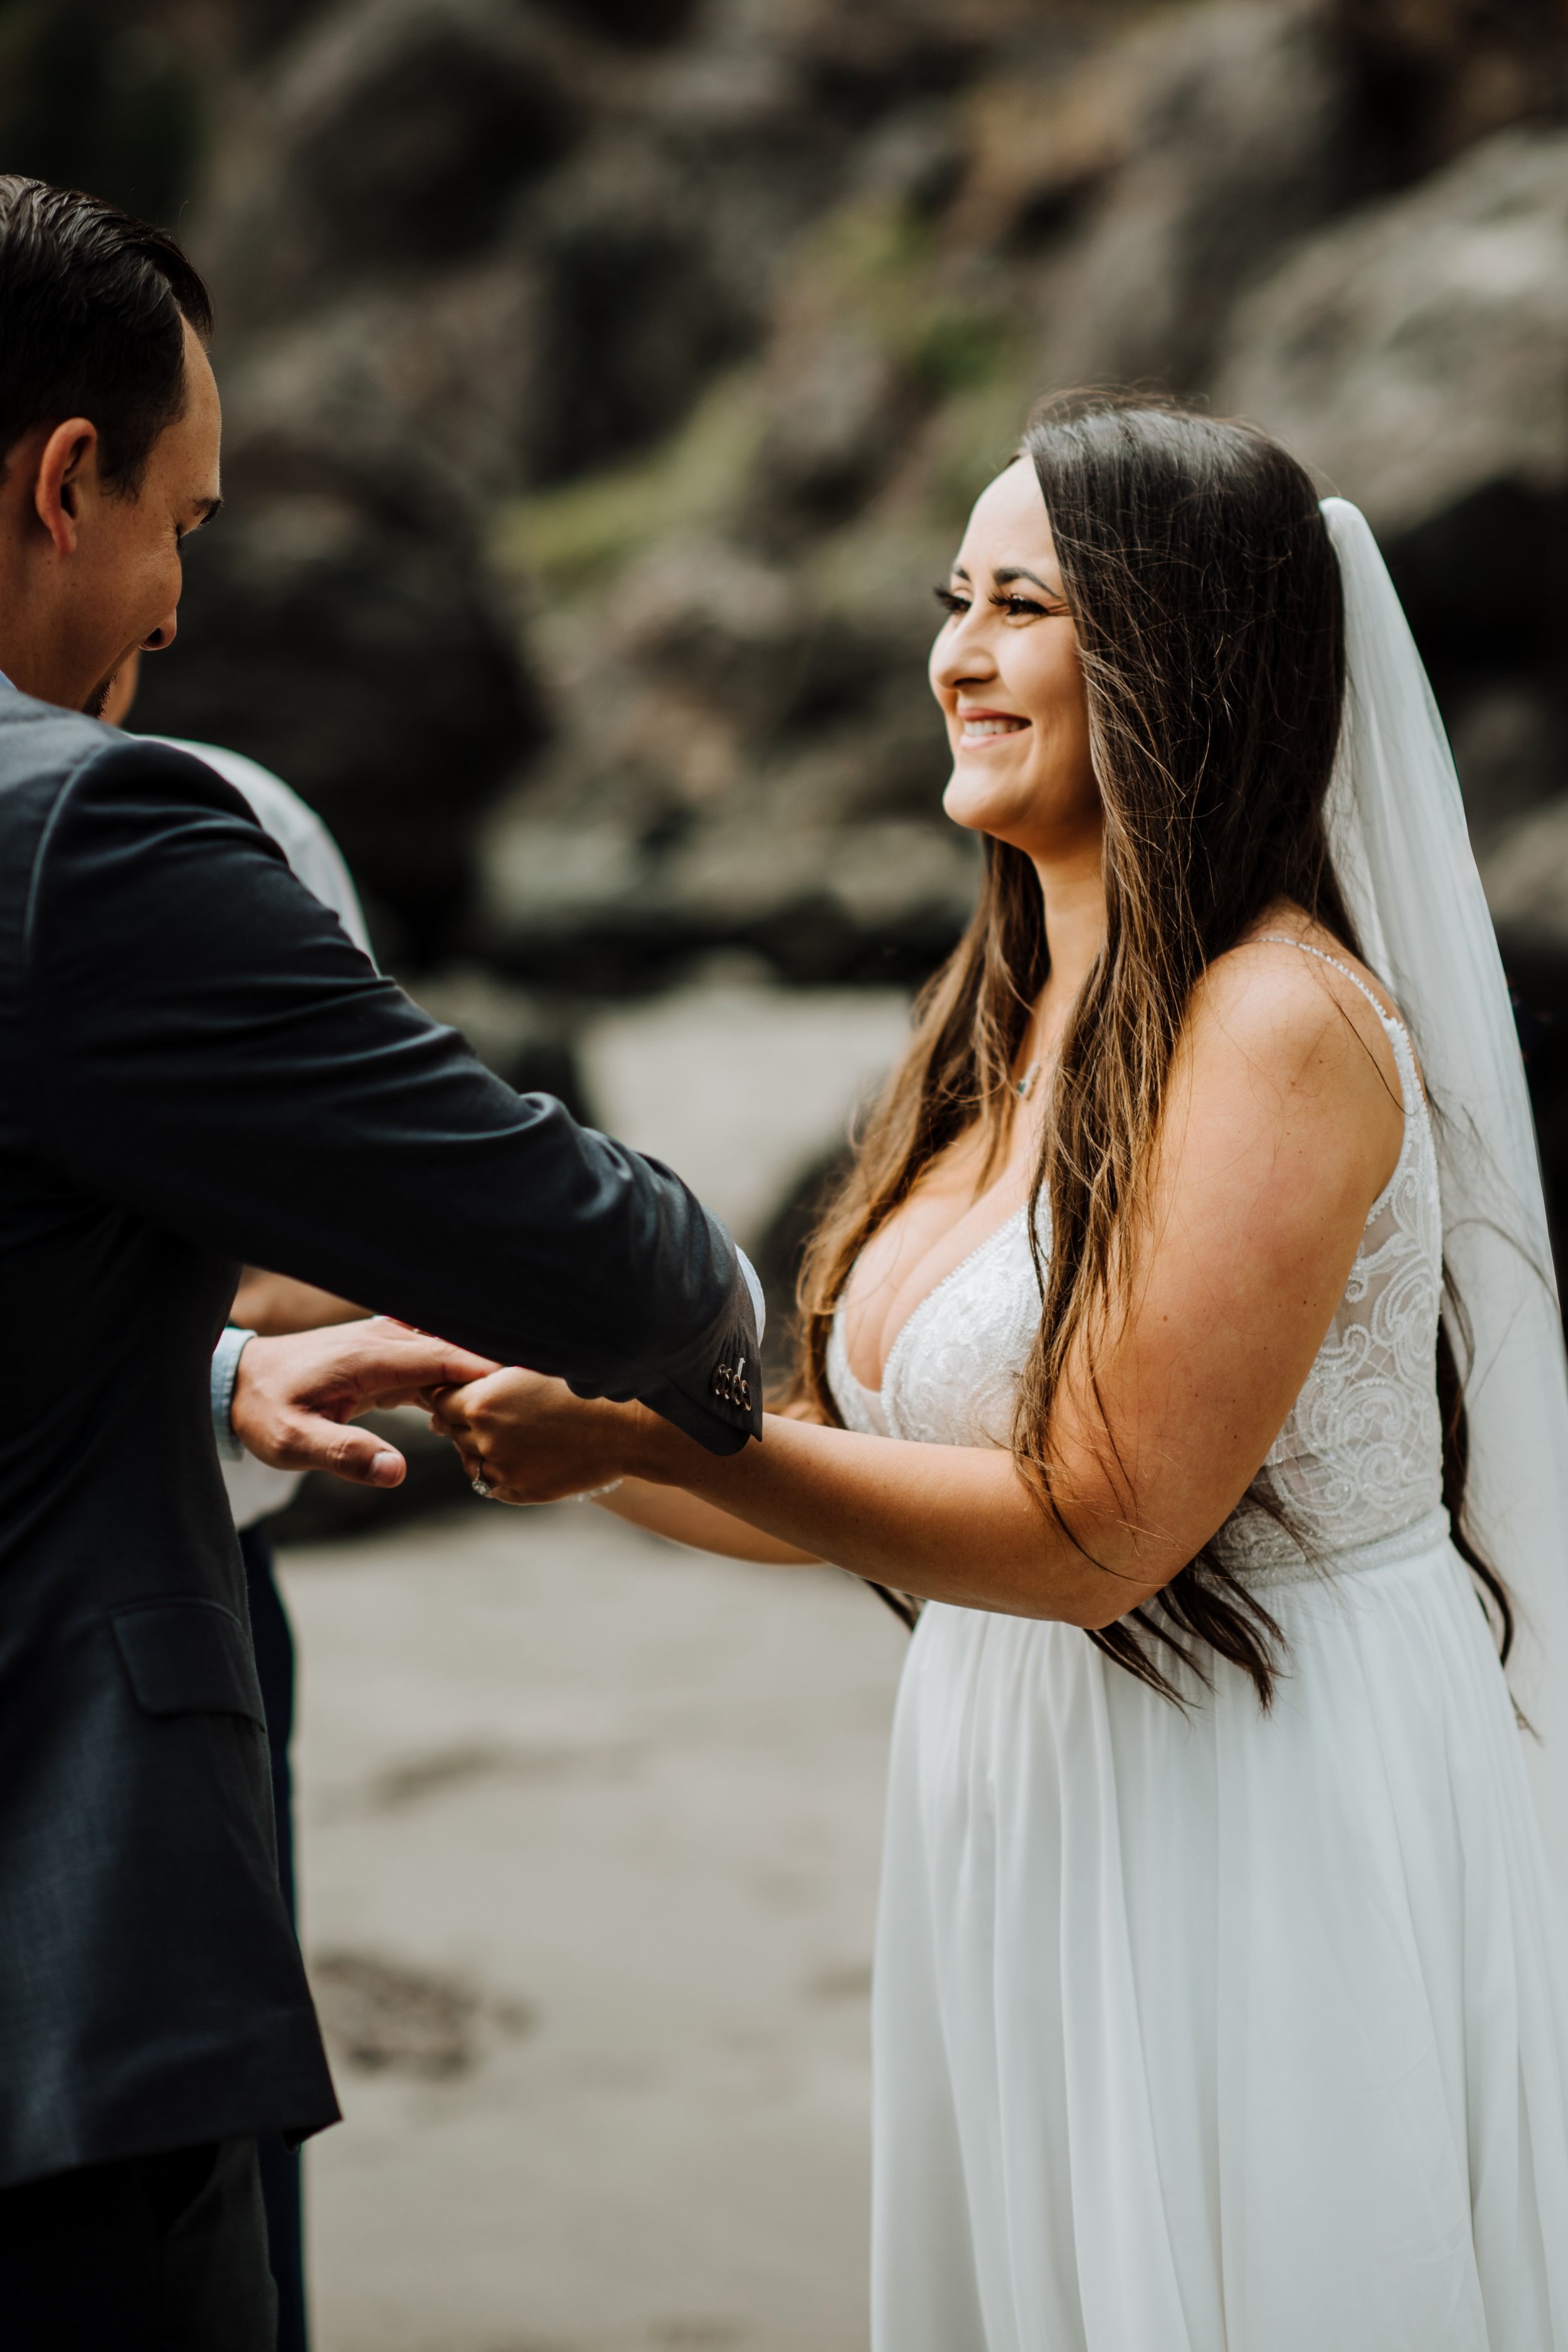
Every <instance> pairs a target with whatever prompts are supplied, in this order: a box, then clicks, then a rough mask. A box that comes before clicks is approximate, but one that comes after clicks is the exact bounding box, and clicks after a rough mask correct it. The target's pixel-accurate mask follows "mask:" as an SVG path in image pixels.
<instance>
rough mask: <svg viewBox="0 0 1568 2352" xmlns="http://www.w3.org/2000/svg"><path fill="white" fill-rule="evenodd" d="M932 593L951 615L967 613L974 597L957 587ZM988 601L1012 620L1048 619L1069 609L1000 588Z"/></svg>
mask: <svg viewBox="0 0 1568 2352" xmlns="http://www.w3.org/2000/svg"><path fill="white" fill-rule="evenodd" d="M931 594H932V595H933V596H934V597H935V598H936V601H937V603H938V604H940V605H941V606H942V610H943V612H945V613H947V614H949V615H950V616H951V615H953V614H959V613H967V612H968V611H969V610H970V608H971V605H972V604H973V598H971V597H968V596H964V595H963V594H961V593H960V592H959V591H958V590H957V589H956V588H942V587H937V588H933V589H932V590H931ZM986 602H987V603H988V604H990V605H991V606H992V607H993V609H994V611H996V612H998V613H1004V614H1006V616H1007V618H1008V619H1009V620H1012V621H1043V620H1048V619H1049V618H1050V617H1051V616H1052V614H1058V613H1065V612H1066V610H1067V606H1066V605H1065V604H1040V603H1039V602H1037V599H1036V598H1035V597H1033V596H1018V595H1013V594H1007V593H1004V592H1003V591H1002V590H1001V589H999V588H998V589H994V590H993V592H992V593H991V595H990V596H989V597H988V598H987V599H986Z"/></svg>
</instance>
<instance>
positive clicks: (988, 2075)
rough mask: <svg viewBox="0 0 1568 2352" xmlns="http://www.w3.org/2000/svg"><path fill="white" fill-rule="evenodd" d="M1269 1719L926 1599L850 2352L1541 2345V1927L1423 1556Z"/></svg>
mask: <svg viewBox="0 0 1568 2352" xmlns="http://www.w3.org/2000/svg"><path fill="white" fill-rule="evenodd" d="M1340 1568H1341V1571H1342V1572H1340V1573H1337V1574H1336V1575H1335V1576H1334V1577H1333V1578H1332V1580H1307V1581H1297V1582H1291V1583H1288V1584H1281V1585H1279V1586H1277V1587H1275V1588H1274V1589H1272V1590H1270V1591H1268V1593H1267V1594H1266V1595H1265V1596H1264V1598H1265V1599H1266V1601H1267V1603H1268V1607H1269V1608H1270V1610H1271V1611H1272V1612H1273V1613H1274V1614H1275V1616H1276V1617H1277V1619H1278V1620H1279V1623H1280V1625H1281V1627H1282V1629H1283V1631H1284V1633H1285V1634H1286V1637H1287V1639H1288V1642H1289V1665H1288V1667H1287V1670H1286V1676H1285V1678H1284V1679H1283V1680H1282V1681H1281V1682H1280V1684H1279V1688H1278V1693H1277V1696H1276V1698H1275V1702H1274V1706H1273V1710H1272V1712H1271V1713H1270V1714H1268V1715H1267V1716H1266V1715H1264V1714H1263V1713H1262V1712H1261V1711H1260V1709H1259V1707H1258V1702H1257V1699H1256V1697H1255V1696H1254V1694H1253V1691H1252V1688H1251V1685H1249V1684H1248V1683H1247V1682H1246V1681H1245V1679H1244V1678H1243V1677H1242V1676H1241V1675H1238V1674H1237V1673H1236V1672H1235V1671H1234V1670H1233V1669H1231V1668H1229V1667H1226V1666H1224V1665H1223V1664H1222V1665H1220V1666H1219V1667H1218V1669H1217V1673H1216V1678H1215V1690H1214V1692H1213V1695H1212V1696H1210V1695H1208V1694H1206V1693H1205V1692H1203V1691H1202V1690H1201V1688H1198V1687H1197V1686H1195V1685H1194V1690H1193V1705H1192V1706H1191V1708H1190V1710H1189V1712H1188V1713H1187V1714H1185V1715H1183V1714H1182V1713H1181V1712H1180V1711H1179V1710H1178V1709H1177V1708H1176V1707H1174V1706H1172V1705H1171V1704H1170V1703H1169V1702H1168V1701H1165V1700H1163V1699H1161V1698H1158V1697H1156V1696H1154V1695H1153V1694H1152V1692H1150V1691H1148V1690H1146V1689H1145V1688H1144V1687H1142V1685H1139V1684H1138V1683H1136V1682H1135V1681H1134V1680H1133V1679H1132V1678H1131V1676H1130V1675H1127V1674H1126V1673H1125V1672H1124V1671H1123V1670H1122V1669H1121V1668H1120V1667H1118V1666H1115V1665H1113V1664H1111V1663H1110V1661H1109V1660H1108V1659H1106V1658H1104V1657H1102V1656H1101V1655H1100V1653H1099V1652H1097V1651H1096V1650H1094V1649H1093V1648H1092V1647H1091V1645H1090V1644H1089V1642H1088V1640H1087V1639H1086V1638H1085V1637H1084V1635H1083V1634H1082V1633H1079V1632H1078V1631H1076V1630H1075V1629H1073V1628H1070V1627H1067V1626H1062V1625H1053V1624H1042V1623H1037V1622H1032V1621H1028V1620H1025V1619H1019V1618H1009V1617H999V1616H991V1615H987V1614H984V1613H983V1612H975V1611H969V1610H963V1609H954V1608H945V1607H937V1606H933V1607H931V1608H928V1609H927V1610H926V1612H925V1613H924V1615H923V1616H922V1618H921V1623H920V1626H919V1630H918V1632H917V1633H916V1635H915V1638H914V1641H913V1643H912V1645H911V1649H910V1659H909V1664H908V1668H907V1671H906V1674H905V1677H904V1682H903V1686H902V1690H901V1693H900V1701H899V1708H898V1717H897V1724H896V1728H895V1733H894V1744H893V1757H892V1777H891V1785H890V1790H889V1834H888V1843H887V1854H886V1863H885V1867H884V1876H883V1884H882V1894H881V1906H880V1918H879V1937H878V1958H877V1973H876V1989H875V1997H874V2016H873V2026H874V2042H875V2056H876V2095H875V2096H876V2118H875V2121H876V2132H875V2137H876V2161H875V2190H874V2215H875V2219H874V2248H873V2272H874V2283H873V2306H874V2321H873V2344H874V2347H875V2352H1568V1986H1565V1983H1564V1975H1563V1971H1564V1967H1565V1963H1568V1911H1565V1906H1564V1905H1563V1897H1562V1895H1561V1892H1560V1890H1559V1889H1558V1887H1557V1886H1556V1885H1555V1883H1554V1882H1553V1881H1552V1878H1551V1876H1550V1874H1549V1865H1548V1864H1547V1861H1546V1858H1545V1854H1544V1851H1543V1848H1542V1840H1541V1836H1540V1832H1539V1830H1538V1828H1537V1824H1536V1820H1535V1816H1534V1813H1533V1811H1532V1807H1531V1799H1530V1795H1529V1791H1528V1789H1527V1786H1526V1779H1525V1771H1524V1765H1523V1759H1522V1756H1521V1737H1522V1736H1523V1735H1521V1732H1520V1730H1519V1728H1518V1727H1517V1725H1516V1722H1515V1719H1514V1715H1513V1709H1512V1705H1511V1702H1510V1698H1509V1695H1508V1691H1507V1687H1506V1685H1505V1682H1504V1679H1503V1676H1502V1674H1501V1672H1500V1668H1499V1665H1498V1663H1497V1658H1496V1654H1495V1651H1494V1648H1493V1644H1492V1641H1491V1636H1490V1632H1489V1627H1488V1624H1487V1622H1486V1620H1485V1618H1484V1617H1483V1615H1482V1612H1481V1610H1480V1608H1479V1605H1478V1602H1477V1600H1476V1597H1475V1594H1474V1591H1473V1588H1472V1586H1471V1583H1470V1580H1469V1578H1468V1573H1467V1571H1466V1570H1465V1567H1464V1565H1463V1563H1462V1561H1461V1560H1460V1559H1459V1558H1458V1554H1457V1553H1456V1552H1455V1551H1454V1550H1453V1549H1452V1547H1451V1545H1450V1544H1449V1543H1448V1541H1447V1537H1446V1535H1444V1536H1443V1537H1441V1538H1438V1539H1436V1540H1434V1541H1431V1542H1429V1543H1426V1545H1425V1547H1424V1548H1423V1549H1420V1550H1419V1551H1418V1553H1416V1555H1415V1556H1414V1557H1406V1558H1404V1559H1397V1560H1395V1561H1394V1562H1393V1563H1392V1564H1384V1565H1378V1564H1372V1565H1368V1564H1366V1562H1365V1561H1363V1560H1358V1559H1351V1560H1347V1561H1345V1562H1342V1563H1341V1564H1340Z"/></svg>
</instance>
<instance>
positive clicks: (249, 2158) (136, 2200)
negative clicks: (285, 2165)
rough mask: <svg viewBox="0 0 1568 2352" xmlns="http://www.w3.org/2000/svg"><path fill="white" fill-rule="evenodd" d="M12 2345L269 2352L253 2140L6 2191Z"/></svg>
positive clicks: (71, 2351)
mask: <svg viewBox="0 0 1568 2352" xmlns="http://www.w3.org/2000/svg"><path fill="white" fill-rule="evenodd" d="M277 2339H278V2301H277V2294H276V2290H275V2289H274V2287H273V2284H272V2277H271V2273H270V2272H269V2271H268V2265H267V2222H266V2217H265V2215H264V2213H263V2211H262V2207H261V2180H260V2175H259V2172H258V2167H257V2161H256V2143H255V2141H254V2140H249V2139H231V2140H222V2141H214V2142H209V2143H208V2144H207V2145H206V2146H205V2147H181V2148H174V2149H171V2150H169V2151H167V2152H166V2153H164V2154H163V2155H161V2156H133V2157H128V2158H124V2159H122V2160H121V2162H120V2163H118V2164H94V2165H89V2166H87V2167H85V2168H83V2169H81V2170H80V2171H78V2172H60V2173H55V2174H53V2175H51V2176H50V2178H49V2179H46V2180H26V2181H23V2182H21V2183H20V2184H19V2185H18V2186H16V2187H14V2188H9V2189H0V2340H3V2341H4V2343H5V2347H6V2352H273V2347H274V2346H275V2344H276V2342H277Z"/></svg>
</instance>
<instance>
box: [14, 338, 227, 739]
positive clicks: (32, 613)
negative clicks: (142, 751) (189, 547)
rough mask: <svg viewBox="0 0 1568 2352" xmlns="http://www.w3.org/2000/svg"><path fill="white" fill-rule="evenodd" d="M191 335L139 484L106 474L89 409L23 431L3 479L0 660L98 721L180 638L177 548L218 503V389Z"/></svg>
mask: <svg viewBox="0 0 1568 2352" xmlns="http://www.w3.org/2000/svg"><path fill="white" fill-rule="evenodd" d="M184 343H185V350H184V405H183V407H182V409H181V412H180V415H178V416H177V417H176V418H175V419H174V423H173V424H172V425H166V426H165V427H164V429H163V432H162V433H161V434H160V435H159V436H158V438H157V439H156V441H154V442H153V446H152V448H151V450H150V451H149V452H148V456H147V460H146V463H145V466H144V467H143V469H142V475H141V478H140V479H139V480H138V481H137V482H136V484H135V486H134V487H133V488H128V487H127V486H126V485H125V483H124V482H122V481H116V480H114V479H113V478H108V477H106V476H105V474H104V472H103V468H102V462H101V460H102V448H101V445H100V440H99V436H98V432H97V428H96V426H95V425H93V424H92V422H91V420H90V419H89V418H87V417H81V416H78V417H74V418H68V419H67V420H65V421H64V422H62V423H60V424H58V425H43V426H40V427H38V428H37V430H36V431H35V432H34V433H32V434H29V435H26V436H24V438H23V440H22V442H21V443H19V444H18V445H17V446H16V447H15V448H14V449H12V450H11V451H10V452H8V453H7V457H6V460H5V467H4V477H3V478H0V499H4V502H5V526H6V531H7V534H8V543H7V546H6V548H5V551H4V553H5V594H4V598H3V600H0V601H3V604H4V612H3V614H0V617H3V620H4V629H3V631H0V668H4V669H5V671H6V672H7V673H8V675H9V676H10V677H11V679H12V682H13V684H15V685H16V686H19V687H20V688H22V690H23V691H24V693H26V694H33V695H37V697H38V698H40V699H41V700H43V701H46V702H57V703H60V704H63V705H64V707H65V708H66V709H72V710H86V711H89V712H90V713H91V715H92V716H93V717H95V718H96V717H97V716H98V715H99V713H100V710H101V709H102V707H103V703H104V699H105V697H106V696H107V694H108V692H109V689H110V686H111V685H112V683H113V680H114V677H115V674H116V672H117V671H118V670H119V669H120V668H121V666H122V664H123V663H124V662H125V661H126V660H127V658H128V657H129V656H131V655H132V653H133V652H134V651H135V650H136V648H137V647H138V646H146V647H148V649H149V650H156V649H158V648H159V647H161V646H167V645H171V644H172V643H173V642H174V631H175V627H176V625H177V622H176V614H177V609H178V606H179V602H180V588H181V548H182V546H183V545H184V541H185V540H187V539H188V538H189V537H190V535H191V532H192V531H193V530H197V529H199V528H200V526H201V525H202V524H203V523H204V522H205V521H206V520H207V519H208V517H209V516H211V515H213V514H214V513H216V510H217V508H218V505H219V503H220V500H219V497H218V441H219V432H220V425H221V416H220V411H219V407H218V397H217V386H216V383H214V381H213V373H212V369H211V367H210V366H209V365H208V363H207V355H206V353H205V351H204V350H203V349H202V346H201V342H200V340H199V338H198V337H197V336H196V335H195V334H194V333H193V332H192V331H191V329H190V328H189V327H188V326H187V327H186V329H185V333H184Z"/></svg>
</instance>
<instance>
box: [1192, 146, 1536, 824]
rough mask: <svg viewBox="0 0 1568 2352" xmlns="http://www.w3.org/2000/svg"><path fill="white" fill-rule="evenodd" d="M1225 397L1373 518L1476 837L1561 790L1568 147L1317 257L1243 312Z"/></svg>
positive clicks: (1352, 230)
mask: <svg viewBox="0 0 1568 2352" xmlns="http://www.w3.org/2000/svg"><path fill="white" fill-rule="evenodd" d="M1219 395H1220V398H1221V400H1222V401H1223V402H1224V404H1226V406H1228V407H1231V408H1234V409H1237V410H1239V411H1241V412H1242V413H1244V414H1246V415H1250V416H1254V417H1256V418H1257V419H1258V422H1259V423H1261V424H1263V425H1267V426H1268V428H1269V429H1270V430H1271V431H1273V432H1276V433H1278V434H1279V436H1280V437H1281V438H1282V439H1283V440H1285V441H1286V442H1287V443H1288V444H1289V446H1290V447H1292V448H1293V449H1295V450H1296V451H1297V453H1298V454H1299V455H1300V457H1304V458H1305V459H1306V460H1307V461H1308V463H1309V464H1310V465H1312V466H1313V467H1316V468H1317V470H1318V472H1319V475H1320V477H1321V479H1322V481H1323V484H1324V486H1325V488H1334V489H1336V490H1339V491H1341V492H1342V493H1343V494H1344V495H1345V496H1347V497H1350V498H1352V499H1355V500H1356V501H1357V502H1358V503H1359V504H1360V505H1361V506H1362V507H1363V509H1365V511H1366V513H1367V515H1368V517H1369V519H1370V520H1371V521H1372V523H1373V528H1374V529H1375V530H1376V531H1377V532H1378V535H1379V537H1380V539H1381V540H1382V541H1383V543H1384V549H1385V551H1386V552H1387V554H1388V557H1389V561H1390V563H1391V565H1392V567H1393V570H1394V576H1395V579H1396V580H1397V582H1398V584H1399V587H1400V590H1401V593H1402V594H1403V596H1404V598H1405V605H1406V609H1407V610H1408V612H1409V614H1410V617H1411V621H1412V624H1413V625H1414V627H1415V632H1416V635H1417V637H1418V638H1419V640H1420V642H1421V646H1422V650H1423V652H1424V654H1425V655H1426V660H1427V663H1428V666H1429V667H1430V668H1431V669H1432V672H1433V677H1434V683H1435V684H1436V688H1437V692H1438V697H1439V699H1440V701H1441V702H1442V704H1443V706H1444V709H1445V713H1446V715H1447V718H1448V719H1449V722H1450V726H1451V728H1452V730H1453V732H1454V737H1455V743H1456V751H1457V753H1458V761H1459V770H1460V774H1461V777H1462V779H1463V782H1464V784H1465V791H1466V797H1467V800H1468V803H1469V804H1470V809H1471V815H1472V822H1473V823H1475V824H1477V826H1478V828H1479V831H1480V832H1481V833H1482V835H1485V833H1486V832H1487V830H1488V829H1489V827H1490V826H1492V825H1494V824H1497V823H1499V822H1501V821H1502V820H1504V819H1506V818H1507V817H1509V816H1510V814H1512V813H1514V812H1516V811H1517V810H1518V808H1519V807H1520V806H1521V803H1525V802H1528V801H1530V800H1531V799H1535V798H1539V797H1541V796H1542V795H1543V794H1545V793H1549V792H1551V791H1553V790H1557V789H1561V785H1562V782H1563V761H1562V752H1563V722H1564V718H1565V716H1568V705H1565V681H1564V678H1563V666H1562V645H1563V633H1564V628H1565V627H1568V560H1565V559H1568V132H1564V131H1525V130H1514V131H1503V132H1500V133H1499V134H1498V135H1497V136H1496V137H1495V138H1492V139H1489V140H1488V141H1486V142H1483V143H1482V144H1481V145H1480V146H1479V147H1477V148H1475V149H1474V150H1473V151H1471V152H1469V153H1468V154H1466V155H1463V156H1461V157H1460V158H1459V160H1458V162H1457V163H1452V164H1450V165H1449V166H1448V167H1447V170H1445V171H1443V172H1441V173H1436V174H1435V175H1434V176H1433V177H1432V178H1431V179H1430V180H1428V181H1426V182H1425V183H1423V184H1421V185H1420V186H1418V187H1416V188H1414V189H1412V190H1410V191H1409V192H1408V193H1406V194H1402V195H1399V196H1396V197H1394V198H1391V199H1388V200H1386V201H1384V202H1383V203H1381V204H1378V205H1373V206H1371V207H1368V208H1367V209H1365V210H1363V211H1362V212H1359V213H1356V214H1354V215H1352V216H1351V217H1350V218H1348V219H1346V220H1344V221H1342V222H1340V223H1338V224H1337V225H1336V226H1333V227H1332V228H1330V229H1327V230H1325V231H1324V232H1323V233H1322V234H1321V235H1320V236H1316V237H1314V238H1312V239H1310V241H1309V242H1308V243H1307V244H1306V245H1304V246H1303V247H1301V248H1300V250H1299V251H1298V252H1296V253H1295V254H1293V255H1292V256H1291V257H1289V258H1288V259H1287V260H1286V261H1285V262H1284V263H1283V264H1282V265H1281V267H1280V268H1279V269H1278V270H1277V272H1276V273H1275V275H1274V276H1273V277H1272V278H1270V279H1269V281H1268V283H1267V284H1266V285H1264V286H1263V287H1261V288H1260V289H1258V291H1257V292H1256V293H1255V294H1254V295H1253V296H1252V297H1251V299H1249V300H1248V301H1247V302H1246V303H1245V304H1244V305H1243V306H1242V308H1241V310H1239V312H1238V314H1237V319H1236V321H1235V324H1234V327H1233V330H1232V334H1231V339H1230V344H1229V349H1228V351H1227V352H1226V359H1225V362H1224V366H1223V370H1222V373H1221V377H1220V385H1219Z"/></svg>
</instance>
